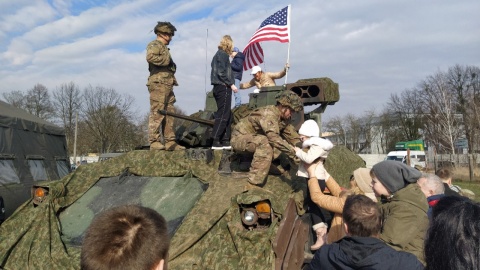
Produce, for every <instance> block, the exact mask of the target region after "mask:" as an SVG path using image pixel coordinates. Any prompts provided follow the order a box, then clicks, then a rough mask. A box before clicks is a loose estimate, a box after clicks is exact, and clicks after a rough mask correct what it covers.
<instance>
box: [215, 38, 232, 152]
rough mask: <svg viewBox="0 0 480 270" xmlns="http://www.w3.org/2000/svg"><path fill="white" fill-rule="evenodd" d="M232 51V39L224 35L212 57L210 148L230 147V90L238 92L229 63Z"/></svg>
mask: <svg viewBox="0 0 480 270" xmlns="http://www.w3.org/2000/svg"><path fill="white" fill-rule="evenodd" d="M232 51H233V40H232V37H230V36H229V35H225V36H223V37H222V39H221V40H220V44H218V51H217V53H216V54H215V55H214V56H213V59H212V63H211V66H212V71H211V74H210V81H211V84H212V85H213V90H212V92H213V97H214V98H215V102H216V103H217V111H216V112H215V123H214V125H213V131H212V137H213V144H212V149H231V146H230V124H231V122H232V112H231V107H232V91H233V92H234V93H237V92H238V89H237V87H236V86H235V79H234V77H233V72H232V67H231V65H230V54H231V53H232Z"/></svg>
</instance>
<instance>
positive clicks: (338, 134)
mask: <svg viewBox="0 0 480 270" xmlns="http://www.w3.org/2000/svg"><path fill="white" fill-rule="evenodd" d="M374 121H375V112H374V111H369V112H366V113H365V114H364V115H361V116H358V117H357V116H354V115H353V114H347V115H346V116H345V117H339V116H336V117H334V118H332V119H331V120H330V121H327V122H326V123H325V131H327V132H331V133H333V134H335V135H334V136H329V139H331V140H332V141H334V142H335V143H336V144H343V145H345V146H346V147H347V148H349V149H350V150H352V151H353V152H355V153H371V145H372V141H373V140H375V139H376V137H377V136H378V132H377V130H376V129H375V128H374Z"/></svg>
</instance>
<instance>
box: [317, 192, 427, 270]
mask: <svg viewBox="0 0 480 270" xmlns="http://www.w3.org/2000/svg"><path fill="white" fill-rule="evenodd" d="M342 216H343V222H344V229H345V232H346V234H347V236H345V237H344V238H342V239H340V240H339V241H337V242H335V243H332V244H329V245H324V246H322V247H321V248H320V249H319V250H318V251H317V252H316V253H315V256H314V258H313V260H312V261H311V263H310V266H309V267H310V268H309V269H322V270H323V269H399V270H400V269H424V266H423V265H422V263H420V261H419V260H418V259H417V258H416V257H415V255H413V254H410V253H407V252H403V251H396V250H394V249H393V248H391V247H389V246H388V245H387V244H385V243H384V242H382V241H381V240H380V239H378V235H379V234H380V229H381V224H382V223H381V214H380V210H379V208H378V206H377V204H376V203H375V202H373V201H372V200H371V199H370V198H368V197H366V196H364V195H352V196H349V197H348V198H347V200H346V201H345V206H344V209H343V214H342Z"/></svg>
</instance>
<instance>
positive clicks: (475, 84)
mask: <svg viewBox="0 0 480 270" xmlns="http://www.w3.org/2000/svg"><path fill="white" fill-rule="evenodd" d="M479 75H480V69H479V68H478V67H474V66H460V65H455V66H454V67H452V68H450V69H449V70H448V73H447V80H448V84H449V85H450V87H451V91H453V93H454V94H455V97H456V101H457V111H458V113H460V114H461V115H462V118H461V120H462V126H463V128H464V130H465V137H466V139H467V142H468V151H469V153H470V154H472V153H475V151H476V150H477V149H478V145H477V143H476V142H477V140H478V133H479V132H478V131H479V126H478V124H479V118H478V114H479V113H478V112H479V109H478V107H477V105H478V103H479V100H480V99H479V95H480V93H479V91H480V87H479V78H478V77H479Z"/></svg>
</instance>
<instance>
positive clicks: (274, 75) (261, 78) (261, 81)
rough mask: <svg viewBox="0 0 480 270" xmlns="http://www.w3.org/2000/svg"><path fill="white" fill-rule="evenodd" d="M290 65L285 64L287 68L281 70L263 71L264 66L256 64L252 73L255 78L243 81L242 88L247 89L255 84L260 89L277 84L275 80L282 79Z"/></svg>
mask: <svg viewBox="0 0 480 270" xmlns="http://www.w3.org/2000/svg"><path fill="white" fill-rule="evenodd" d="M289 67H290V66H289V65H288V63H286V64H285V68H284V69H283V70H282V71H279V72H263V71H262V68H261V67H259V66H254V67H253V68H252V72H251V73H250V74H251V75H253V79H251V80H250V81H249V82H246V83H241V84H240V89H247V88H250V87H253V86H256V87H257V88H258V89H261V88H262V87H265V86H275V85H276V84H275V80H276V79H281V78H283V77H284V76H285V75H286V74H287V69H288V68H289Z"/></svg>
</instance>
